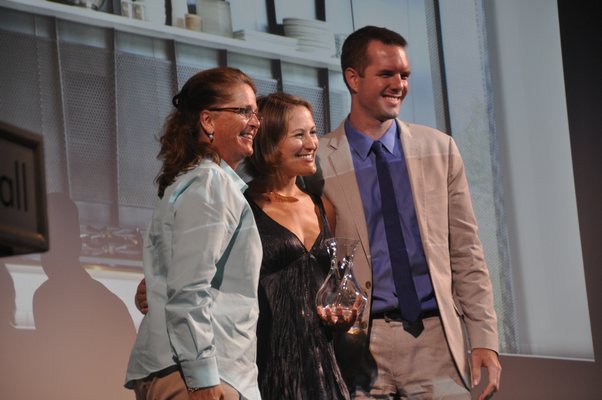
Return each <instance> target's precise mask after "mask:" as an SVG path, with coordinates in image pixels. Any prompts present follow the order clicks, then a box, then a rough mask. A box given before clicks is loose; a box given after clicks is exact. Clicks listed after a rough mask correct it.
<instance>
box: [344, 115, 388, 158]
mask: <svg viewBox="0 0 602 400" xmlns="http://www.w3.org/2000/svg"><path fill="white" fill-rule="evenodd" d="M345 134H346V135H347V140H348V141H349V146H351V148H352V149H353V150H354V151H355V152H356V153H357V154H358V155H359V156H360V158H361V159H362V160H365V159H366V158H367V157H368V154H370V148H371V147H372V143H373V142H374V140H372V138H370V137H368V136H367V135H364V134H363V133H362V132H361V131H359V130H357V129H355V128H354V127H353V126H351V123H350V122H349V118H347V119H346V120H345ZM396 135H397V123H396V122H395V120H394V121H393V123H392V124H391V126H390V127H389V129H387V131H386V132H385V134H384V135H382V136H381V138H380V139H378V140H379V141H380V142H381V143H382V144H383V145H384V146H385V148H386V149H387V151H388V152H389V153H391V154H395V153H394V150H395V137H396Z"/></svg>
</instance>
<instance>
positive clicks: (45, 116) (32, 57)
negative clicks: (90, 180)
mask: <svg viewBox="0 0 602 400" xmlns="http://www.w3.org/2000/svg"><path fill="white" fill-rule="evenodd" d="M0 54H2V55H3V56H2V57H1V59H0V76H2V79H1V80H0V119H2V120H4V121H7V122H9V123H12V124H14V125H17V126H20V127H22V128H25V129H28V130H30V131H33V132H36V133H39V134H42V135H43V136H44V159H45V168H46V188H47V190H48V192H68V191H69V186H68V181H67V166H66V159H65V146H64V140H63V122H62V121H63V118H62V113H63V112H62V102H61V97H60V87H59V79H58V59H57V55H56V46H55V42H54V41H53V40H49V39H47V38H40V37H36V36H33V35H30V34H26V33H16V32H8V31H3V30H0Z"/></svg>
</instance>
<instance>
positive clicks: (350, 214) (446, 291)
mask: <svg viewBox="0 0 602 400" xmlns="http://www.w3.org/2000/svg"><path fill="white" fill-rule="evenodd" d="M397 124H398V126H399V128H400V132H401V142H402V145H403V151H404V155H405V159H406V164H407V168H408V173H409V177H410V182H411V186H412V195H413V198H414V204H415V207H416V214H417V218H418V225H419V228H420V234H421V237H422V244H423V247H424V252H425V255H426V260H427V263H428V267H429V272H430V275H431V279H432V282H433V287H434V290H435V295H436V298H437V303H438V305H439V311H440V313H441V321H442V323H443V328H444V330H445V334H446V337H447V340H448V344H449V347H450V350H451V352H452V355H453V358H454V360H455V362H456V364H457V366H458V369H459V371H461V373H462V375H463V379H464V380H465V383H466V385H467V386H468V387H470V379H469V377H470V370H469V363H468V357H467V354H468V348H469V347H468V346H470V348H476V347H484V348H488V349H492V350H495V351H498V346H499V343H498V331H497V319H496V314H495V310H494V306H493V292H492V286H491V281H490V279H489V272H488V270H487V265H486V264H485V260H484V256H483V249H482V246H481V242H480V240H479V238H478V235H477V223H476V219H475V216H474V213H473V210H472V203H471V198H470V193H469V190H468V183H467V180H466V176H465V173H464V164H463V162H462V158H461V156H460V153H459V151H458V149H457V147H456V144H455V142H454V141H453V139H452V138H451V137H450V136H448V135H446V134H444V133H442V132H440V131H437V130H436V129H433V128H429V127H426V126H421V125H414V124H408V123H405V122H403V121H400V120H397ZM318 156H319V168H320V170H319V173H318V174H317V175H316V176H318V180H317V181H316V182H317V183H318V184H321V185H323V192H324V194H325V195H326V197H328V199H329V200H330V201H331V202H332V203H333V204H334V206H335V208H336V215H337V217H336V223H337V225H336V235H337V236H342V237H351V238H356V239H359V240H360V241H361V245H360V246H359V249H358V251H357V253H356V256H355V262H354V272H355V276H356V278H357V281H358V283H359V284H360V286H362V288H363V289H364V290H365V291H366V293H367V294H368V296H369V300H368V305H367V307H366V310H365V311H364V314H363V316H362V328H363V329H364V333H365V336H364V335H362V336H363V337H364V338H367V337H368V334H369V330H368V329H369V326H370V324H369V315H370V312H369V310H370V294H371V288H372V271H371V264H370V243H369V240H368V230H367V228H366V220H365V218H364V210H363V206H362V200H361V196H360V189H359V187H358V184H357V180H356V178H355V171H354V168H353V161H352V159H351V153H350V149H349V143H348V141H347V138H346V136H345V129H344V123H342V124H341V125H340V126H339V127H338V128H337V130H336V131H334V132H331V133H329V134H327V135H325V136H323V137H322V138H321V139H320V148H319V150H318ZM320 173H321V177H322V178H323V180H322V181H320V179H319V177H320ZM462 322H464V326H465V328H466V333H467V335H468V337H465V335H464V334H463V328H462ZM347 336H351V335H347ZM466 340H468V341H469V343H470V344H467V343H466ZM357 341H358V339H357V338H356V339H355V340H351V341H350V342H355V343H357ZM366 344H367V341H366V340H363V345H364V346H365V345H366ZM338 352H339V353H341V352H343V353H344V352H345V349H340V348H339V349H338ZM354 352H355V353H357V349H355V350H354Z"/></svg>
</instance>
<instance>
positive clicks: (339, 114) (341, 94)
mask: <svg viewBox="0 0 602 400" xmlns="http://www.w3.org/2000/svg"><path fill="white" fill-rule="evenodd" d="M349 104H350V100H349V92H347V91H341V90H332V89H331V90H330V126H331V128H332V130H334V129H336V128H337V127H338V126H339V125H340V124H341V122H342V121H343V120H344V119H345V118H347V114H348V113H349ZM324 133H328V132H324Z"/></svg>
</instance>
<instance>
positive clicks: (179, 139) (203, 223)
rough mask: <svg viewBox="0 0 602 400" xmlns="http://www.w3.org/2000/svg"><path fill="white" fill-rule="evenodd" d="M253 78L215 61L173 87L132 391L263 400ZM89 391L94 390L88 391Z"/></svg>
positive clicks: (191, 399) (129, 382)
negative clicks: (245, 177) (250, 192)
mask: <svg viewBox="0 0 602 400" xmlns="http://www.w3.org/2000/svg"><path fill="white" fill-rule="evenodd" d="M255 93H256V89H255V85H254V83H253V81H252V80H251V79H250V78H249V77H248V76H247V75H245V74H244V73H243V72H241V71H240V70H237V69H233V68H214V69H209V70H205V71H202V72H200V73H198V74H196V75H194V76H193V77H191V78H190V79H189V80H188V81H187V82H186V84H185V85H184V86H183V87H182V90H181V91H180V92H179V93H178V94H177V95H176V96H175V97H174V99H173V104H174V106H175V110H174V111H173V112H172V113H171V114H170V115H169V117H168V118H167V122H166V125H165V128H164V133H163V135H162V136H161V139H160V142H161V150H160V152H159V158H160V159H161V160H162V162H163V165H162V168H161V172H160V174H159V176H158V177H157V183H158V186H159V191H158V194H159V198H160V199H159V202H158V204H157V207H156V209H155V212H154V214H153V218H152V220H151V222H150V225H149V228H148V230H147V235H146V238H145V245H144V277H145V282H146V290H147V293H146V294H147V299H148V305H149V307H148V313H147V314H146V315H145V317H144V319H143V321H142V323H141V325H140V328H139V332H138V337H137V340H136V342H135V344H134V348H133V350H132V353H131V356H130V362H129V366H128V371H127V377H126V387H129V388H132V389H134V390H135V392H136V399H154V400H156V399H182V400H197V399H239V398H242V399H259V398H260V395H259V390H258V386H257V366H256V363H255V362H256V360H255V358H256V339H255V331H256V323H257V318H258V305H257V285H258V278H259V268H260V264H261V256H262V247H261V241H260V238H259V234H258V231H257V227H256V225H255V220H254V218H253V213H252V211H251V209H250V207H249V204H248V202H247V201H246V200H245V198H244V196H243V193H242V192H243V191H244V190H245V189H246V185H245V183H244V182H243V181H242V180H241V179H240V178H239V177H238V176H237V174H236V173H235V172H234V169H235V168H236V167H237V166H238V164H239V163H240V162H241V161H242V160H243V159H244V158H245V157H247V156H250V155H251V154H252V153H253V140H254V138H255V135H256V134H257V130H258V129H259V125H260V121H259V119H258V117H257V113H256V110H257V104H256V100H255ZM92 390H93V389H92Z"/></svg>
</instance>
